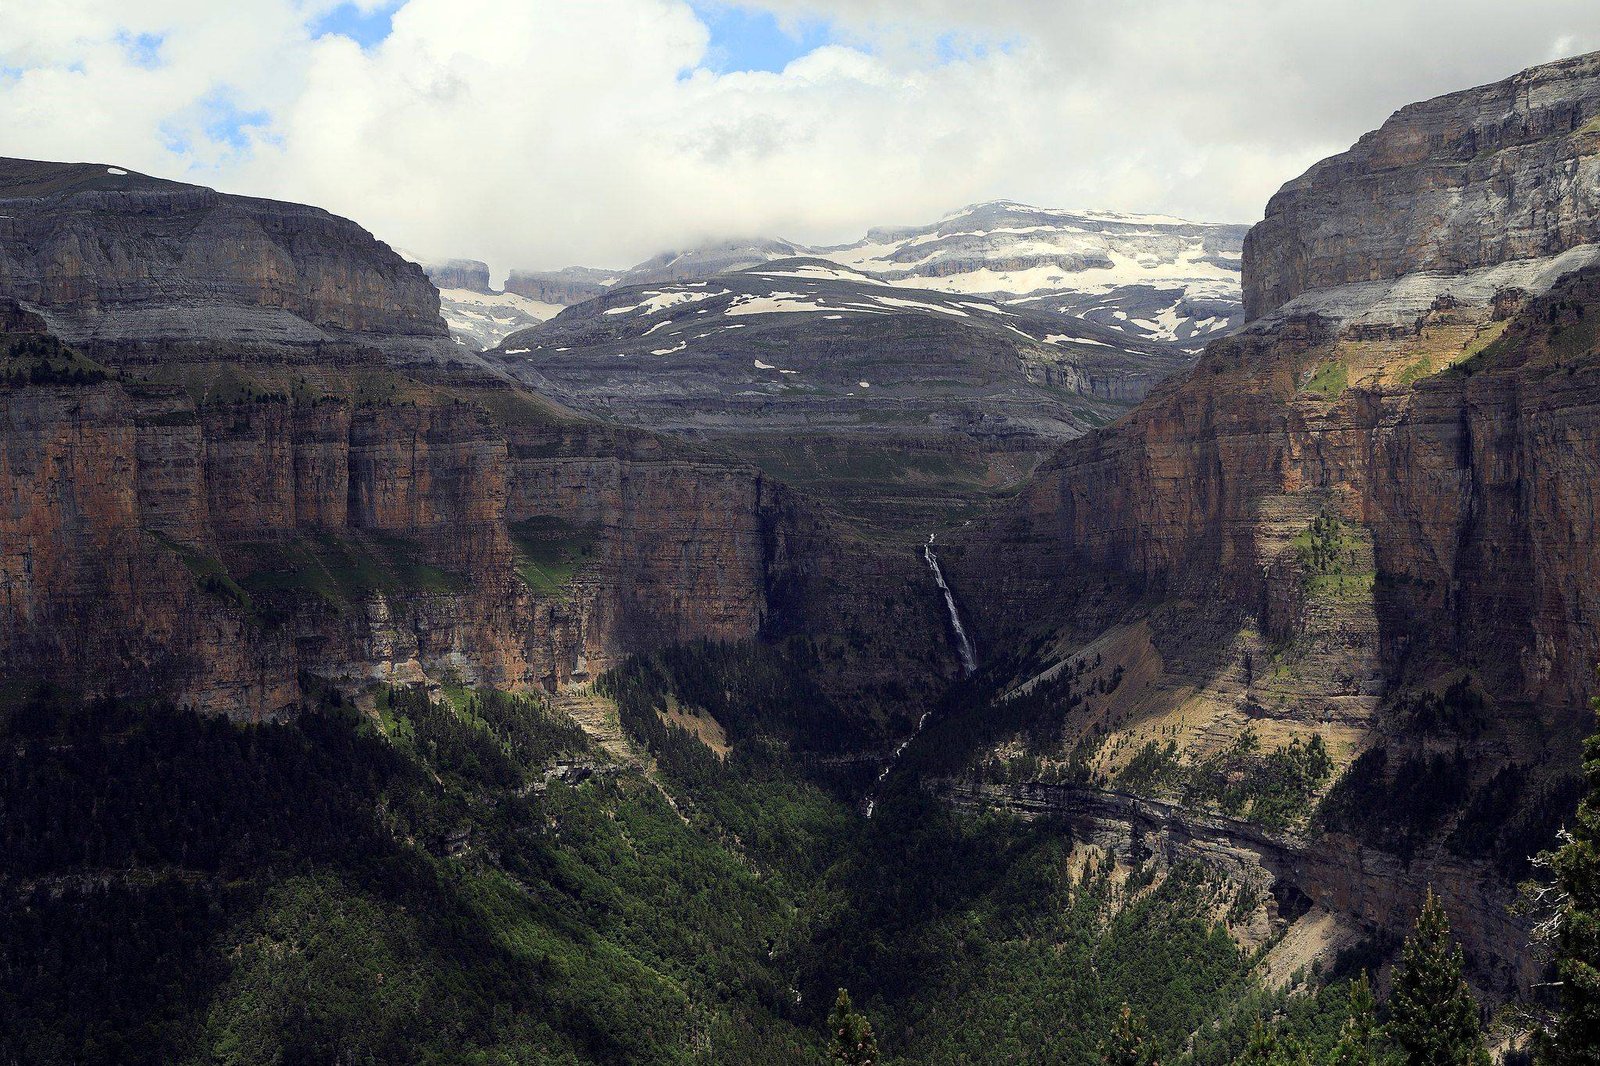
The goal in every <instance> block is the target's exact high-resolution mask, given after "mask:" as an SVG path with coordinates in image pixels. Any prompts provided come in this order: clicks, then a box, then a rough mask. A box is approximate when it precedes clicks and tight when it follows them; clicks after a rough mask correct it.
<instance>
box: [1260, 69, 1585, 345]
mask: <svg viewBox="0 0 1600 1066" xmlns="http://www.w3.org/2000/svg"><path fill="white" fill-rule="evenodd" d="M1597 241H1600V54H1591V55H1586V56H1579V57H1576V58H1574V59H1568V60H1563V61H1561V62H1558V63H1550V64H1547V65H1545V66H1540V67H1534V68H1532V69H1530V70H1526V71H1524V72H1522V73H1521V74H1518V75H1516V76H1515V77H1512V78H1507V79H1506V80H1505V81H1501V82H1496V83H1494V84H1493V85H1486V86H1483V87H1481V88H1478V89H1472V90H1469V91H1467V92H1461V93H1453V94H1451V95H1449V96H1441V97H1439V98H1438V99H1435V100H1429V101H1426V102H1424V103H1420V104H1412V105H1411V106H1409V107H1406V108H1402V109H1401V110H1400V111H1398V112H1396V113H1395V115H1394V116H1393V117H1392V118H1390V119H1389V121H1388V122H1386V123H1384V125H1383V128H1381V129H1379V130H1377V131H1376V132H1373V133H1369V134H1367V135H1366V136H1365V137H1363V138H1361V140H1360V141H1359V142H1357V143H1356V145H1355V147H1353V148H1351V149H1350V150H1349V151H1348V152H1346V153H1344V154H1343V155H1338V156H1334V157H1332V158H1331V159H1325V160H1323V161H1322V162H1321V163H1318V164H1317V165H1316V166H1314V167H1312V168H1311V169H1310V170H1309V171H1307V172H1306V173H1305V174H1304V175H1302V176H1301V177H1299V178H1296V179H1295V180H1294V181H1291V182H1289V184H1287V185H1285V186H1284V187H1283V188H1282V189H1281V190H1280V191H1279V192H1278V194H1277V195H1276V196H1274V197H1273V198H1272V200H1271V201H1270V202H1269V203H1268V204H1267V214H1266V219H1265V221H1263V222H1262V223H1261V224H1260V225H1258V226H1256V227H1255V228H1254V229H1253V230H1251V232H1250V234H1249V236H1248V237H1247V238H1246V239H1245V245H1244V273H1245V281H1244V299H1245V311H1246V314H1247V315H1248V316H1249V317H1250V318H1258V317H1260V316H1262V315H1264V314H1266V313H1267V312H1269V311H1271V310H1273V309H1274V308H1277V307H1280V306H1282V305H1283V304H1285V303H1287V302H1289V301H1290V300H1292V299H1293V298H1294V297H1296V296H1298V295H1300V294H1301V293H1304V292H1307V291H1309V290H1313V289H1325V288H1330V287H1332V286H1336V285H1346V284H1349V283H1352V282H1367V281H1381V280H1385V279H1391V278H1398V277H1401V276H1402V275H1405V274H1411V273H1416V272H1419V271H1437V272H1442V273H1447V274H1454V273H1460V272H1462V271H1465V270H1469V269H1473V268H1481V267H1486V266H1491V265H1493V264H1496V263H1503V262H1507V261H1511V260H1522V259H1534V258H1539V257H1545V256H1553V255H1556V254H1558V253H1560V252H1564V251H1566V250H1567V249H1570V248H1574V247H1576V246H1579V245H1585V244H1593V243H1596V242H1597Z"/></svg>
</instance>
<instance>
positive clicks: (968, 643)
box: [922, 533, 978, 677]
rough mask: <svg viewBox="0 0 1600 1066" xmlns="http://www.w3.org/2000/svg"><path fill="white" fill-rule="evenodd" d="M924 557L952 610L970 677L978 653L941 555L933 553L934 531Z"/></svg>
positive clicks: (959, 648)
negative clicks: (951, 589)
mask: <svg viewBox="0 0 1600 1066" xmlns="http://www.w3.org/2000/svg"><path fill="white" fill-rule="evenodd" d="M922 557H923V558H924V559H926V560H928V568H929V569H930V570H932V571H933V579H934V580H935V581H937V582H938V583H939V591H940V592H942V593H944V605H945V608H946V609H947V610H948V611H949V612H950V628H951V629H954V630H955V632H956V654H957V655H959V656H960V657H961V671H962V672H963V673H964V674H966V675H968V676H969V677H970V676H971V675H972V674H973V673H974V672H975V671H976V670H977V669H978V653H977V651H976V649H974V648H973V646H972V638H971V637H969V636H967V627H966V626H964V625H962V624H961V612H960V611H958V610H956V597H955V593H953V592H951V591H950V586H949V585H946V584H945V583H944V571H943V570H940V569H939V557H938V556H937V555H935V554H933V534H932V533H929V534H928V543H926V544H924V545H923V546H922Z"/></svg>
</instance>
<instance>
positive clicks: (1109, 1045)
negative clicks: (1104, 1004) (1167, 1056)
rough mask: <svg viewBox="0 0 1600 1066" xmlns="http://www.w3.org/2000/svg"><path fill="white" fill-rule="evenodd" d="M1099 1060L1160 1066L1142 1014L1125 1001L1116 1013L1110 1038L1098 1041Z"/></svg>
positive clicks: (1110, 1065)
mask: <svg viewBox="0 0 1600 1066" xmlns="http://www.w3.org/2000/svg"><path fill="white" fill-rule="evenodd" d="M1100 1061H1101V1062H1102V1063H1104V1064H1105V1066H1160V1062H1161V1060H1160V1059H1158V1058H1156V1049H1155V1041H1154V1040H1153V1039H1152V1037H1151V1035H1150V1027H1149V1026H1148V1025H1147V1024H1145V1020H1144V1017H1143V1015H1140V1014H1137V1013H1135V1012H1134V1009H1133V1008H1132V1007H1130V1006H1128V1004H1126V1003H1124V1004H1123V1005H1122V1011H1121V1013H1119V1014H1118V1015H1117V1024H1116V1025H1115V1026H1114V1027H1113V1028H1112V1030H1111V1038H1110V1039H1109V1040H1104V1041H1101V1043H1100Z"/></svg>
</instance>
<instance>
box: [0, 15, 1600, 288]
mask: <svg viewBox="0 0 1600 1066" xmlns="http://www.w3.org/2000/svg"><path fill="white" fill-rule="evenodd" d="M1596 49H1600V3H1597V2H1596V0H1519V2H1516V3H1507V2H1506V0H1452V2H1449V3H1441V2H1438V0H1426V2H1425V0H760V2H751V3H741V4H730V3H722V2H715V0H694V2H687V0H406V2H404V3H392V2H390V3H383V2H378V0H361V2H360V3H357V4H350V3H343V4H339V3H333V2H331V0H226V2H224V0H0V153H3V154H8V155H19V156H30V157H38V158H47V159H61V160H92V161H97V162H106V163H113V164H118V165H122V166H126V167H130V168H133V169H136V170H141V171H145V172H148V173H152V174H159V175H162V176H167V177H174V178H181V179H185V180H189V181H195V182H200V183H203V184H207V185H214V186H216V187H218V188H221V189H224V190H227V191H230V192H246V193H253V194H258V195H266V196H274V197H279V198H282V199H290V200H301V201H306V202H310V203H314V204H318V205H321V206H323V207H327V208H329V209H330V210H333V211H336V212H338V213H340V214H344V215H349V216H350V217H352V218H355V219H356V220H357V221H359V222H361V223H362V224H363V225H365V226H367V227H368V228H370V229H371V230H373V231H374V232H375V233H377V234H378V236H379V237H381V238H383V239H384V240H387V241H389V242H390V243H391V244H394V245H395V246H397V247H402V248H405V249H408V250H410V251H412V252H413V253H416V254H420V255H422V256H424V257H443V256H447V255H462V256H470V257H474V258H480V259H485V260H488V261H489V262H491V264H493V265H494V267H495V268H496V270H497V272H498V273H503V272H504V271H505V270H506V269H507V268H508V267H511V266H531V267H559V266H565V265H569V264H594V265H604V266H612V265H627V264H631V263H633V262H635V261H637V260H639V259H642V258H645V257H646V256H648V255H650V254H653V253H655V252H658V251H661V250H664V249H667V248H672V247H682V246H684V245H687V244H690V243H693V242H696V241H699V240H703V239H706V238H711V237H724V236H738V235H757V234H759V235H771V236H781V237H787V238H790V239H793V240H799V241H806V242H812V243H821V242H838V241H844V240H853V239H855V238H857V237H859V236H860V235H861V233H862V232H863V231H864V230H865V229H866V228H867V227H868V226H871V225H889V224H902V223H916V222H925V221H929V220H931V219H933V218H936V217H938V216H939V215H941V214H943V213H944V212H946V211H948V210H950V209H952V208H955V207H958V206H960V205H963V204H967V203H972V202H976V201H979V200H985V199H996V198H1007V199H1014V200H1021V201H1024V202H1028V203H1032V204H1036V205H1039V206H1045V207H1084V208H1097V209H1113V210H1123V211H1157V212H1165V213H1170V214H1176V215H1181V216H1184V217H1188V218H1193V219H1199V220H1215V221H1238V222H1253V221H1255V220H1256V219H1258V218H1259V217H1260V216H1261V210H1262V207H1263V206H1264V204H1265V202H1266V199H1267V197H1268V196H1270V195H1271V193H1272V192H1273V190H1275V189H1276V188H1277V187H1278V186H1279V185H1280V184H1282V183H1283V182H1284V181H1285V180H1287V179H1289V178H1291V177H1293V176H1294V175H1296V174H1298V173H1299V172H1300V171H1302V170H1303V169H1305V167H1306V166H1308V165H1309V164H1310V163H1312V162H1314V161H1315V160H1316V159H1318V158H1320V157H1322V156H1324V155H1326V154H1328V153H1330V152H1334V151H1339V150H1341V149H1343V148H1344V147H1346V146H1347V145H1348V144H1349V143H1350V142H1351V141H1352V140H1354V139H1355V138H1356V137H1357V136H1359V135H1360V134H1361V133H1362V132H1364V131H1366V130H1368V129H1370V128H1372V127H1374V126H1376V125H1378V124H1379V123H1381V122H1382V121H1383V120H1384V119H1385V118H1386V117H1387V116H1388V115H1389V114H1390V113H1391V112H1392V111H1393V110H1394V109H1395V108H1397V107H1399V106H1401V105H1403V104H1406V103H1408V102H1410V101H1413V100H1417V99H1422V98H1426V97H1429V96H1434V95H1437V94H1439V93H1443V92H1448V91H1451V90H1454V89H1458V88H1465V87H1467V86H1470V85H1475V84H1481V83H1483V82H1486V81H1492V80H1495V79H1497V78H1501V77H1504V76H1506V75H1508V74H1511V73H1514V72H1515V71H1517V70H1519V69H1521V68H1523V67H1526V66H1529V65H1532V64H1534V63H1539V62H1543V61H1545V60H1548V59H1552V58H1556V57H1559V56H1563V55H1570V54H1574V53H1578V52H1583V51H1589V50H1596Z"/></svg>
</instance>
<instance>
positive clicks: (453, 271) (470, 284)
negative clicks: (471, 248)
mask: <svg viewBox="0 0 1600 1066" xmlns="http://www.w3.org/2000/svg"><path fill="white" fill-rule="evenodd" d="M422 269H423V270H424V271H425V272H426V273H427V275H428V280H429V281H431V282H433V283H434V285H436V286H437V287H439V288H441V289H466V290H467V291H468V292H481V293H485V294H487V293H492V292H494V290H493V289H492V288H490V287H489V264H488V263H484V262H480V261H479V260H477V259H446V260H445V261H444V262H442V263H424V264H423V267H422Z"/></svg>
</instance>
